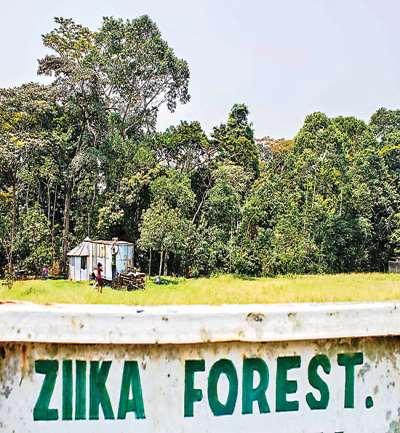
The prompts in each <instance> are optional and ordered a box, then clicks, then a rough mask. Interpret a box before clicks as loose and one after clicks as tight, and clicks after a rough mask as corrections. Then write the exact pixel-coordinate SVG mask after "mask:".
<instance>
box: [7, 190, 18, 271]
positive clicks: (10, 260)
mask: <svg viewBox="0 0 400 433" xmlns="http://www.w3.org/2000/svg"><path fill="white" fill-rule="evenodd" d="M16 194H17V193H16V187H15V183H14V184H13V186H12V221H11V239H10V253H9V255H8V275H9V278H11V279H12V278H13V276H14V240H15V225H16V218H17V197H16Z"/></svg>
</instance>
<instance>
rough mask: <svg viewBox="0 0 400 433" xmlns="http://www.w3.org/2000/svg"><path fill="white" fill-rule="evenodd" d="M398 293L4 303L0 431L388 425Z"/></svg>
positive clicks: (393, 420)
mask: <svg viewBox="0 0 400 433" xmlns="http://www.w3.org/2000/svg"><path fill="white" fill-rule="evenodd" d="M399 335H400V303H395V302H387V303H375V304H367V303H366V304H323V305H322V304H314V305H309V304H296V305H273V306H265V305H264V306H263V305H248V306H221V307H206V306H170V307H115V306H90V307H89V306H36V305H29V304H28V305H27V304H24V305H19V304H4V305H0V342H1V343H0V376H1V381H0V431H1V432H5V433H8V432H9V433H12V432H16V433H19V432H22V433H33V432H35V433H36V432H43V433H46V432H54V431H57V433H58V432H60V433H63V432H72V433H74V432H88V431H96V433H102V432H104V433H106V432H110V431H113V433H125V432H136V431H139V432H144V433H153V432H154V433H155V432H157V433H158V432H163V433H215V432H225V431H226V432H229V433H236V432H238V433H239V432H241V433H242V432H247V431H249V432H252V433H258V432H260V433H261V432H263V433H264V432H276V433H278V432H279V433H321V432H323V433H339V432H343V433H367V432H368V433H397V432H399V431H400V430H399V429H400V412H399V409H400V373H399V367H400V339H399Z"/></svg>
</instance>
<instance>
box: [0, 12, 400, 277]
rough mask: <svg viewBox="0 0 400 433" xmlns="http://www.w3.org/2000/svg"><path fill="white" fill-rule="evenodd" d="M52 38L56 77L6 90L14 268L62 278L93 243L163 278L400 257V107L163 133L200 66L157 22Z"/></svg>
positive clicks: (3, 236)
mask: <svg viewBox="0 0 400 433" xmlns="http://www.w3.org/2000/svg"><path fill="white" fill-rule="evenodd" d="M43 43H44V46H45V47H46V48H47V49H48V50H49V54H47V55H46V56H44V58H42V59H40V60H39V71H38V72H39V74H45V75H49V76H51V77H52V78H53V81H52V83H51V84H50V85H47V86H44V85H40V84H35V83H27V84H24V85H22V86H20V87H17V88H12V89H0V268H1V269H2V270H3V269H5V271H6V273H7V275H9V276H11V277H12V275H13V272H14V270H18V269H27V270H28V271H29V272H31V273H33V274H34V273H37V272H38V271H40V268H41V267H42V266H43V265H44V264H47V265H49V266H51V265H54V266H53V269H57V268H59V265H61V270H62V271H63V272H64V274H65V273H66V271H67V252H68V249H69V248H70V247H72V246H74V245H75V244H77V243H78V242H81V241H82V239H83V238H85V237H87V236H88V237H91V238H94V239H95V238H106V239H111V238H113V237H119V238H121V239H124V240H127V241H131V242H133V243H134V244H135V251H136V254H135V261H136V263H135V264H136V266H138V267H141V268H142V269H144V270H147V269H149V268H150V271H151V272H152V273H155V272H156V271H157V272H158V274H159V275H161V274H174V275H185V276H202V275H212V274H216V273H220V272H227V273H236V274H246V275H251V276H260V275H279V274H288V273H289V274H292V273H323V272H324V273H327V272H328V273H337V272H353V271H375V270H380V271H381V270H385V269H386V266H387V262H388V260H389V259H390V257H392V256H394V255H399V254H400V219H399V215H400V110H388V109H385V108H381V109H379V110H377V112H376V113H375V114H373V115H372V117H371V120H370V122H364V121H361V120H359V119H356V118H354V117H344V116H339V117H335V118H329V117H328V116H327V115H325V114H324V113H320V112H317V113H312V114H310V115H308V116H307V117H306V118H305V120H304V124H303V126H302V127H301V129H300V130H299V131H298V133H297V134H296V136H295V137H294V138H291V139H277V140H275V139H273V138H270V137H265V138H263V139H255V137H254V129H253V126H252V123H251V121H250V117H249V116H250V113H249V109H248V107H247V106H246V105H245V104H234V105H233V107H232V108H231V110H230V111H229V113H228V115H227V118H226V120H225V121H224V122H223V123H221V124H220V125H219V126H216V127H215V128H213V131H212V133H211V135H210V136H207V134H206V133H205V132H204V131H203V129H202V126H201V125H200V123H199V122H196V121H191V122H189V121H182V122H181V123H179V124H178V125H175V126H171V127H169V128H167V129H166V130H165V131H162V132H158V131H156V125H157V114H158V110H159V109H160V107H161V106H163V105H164V106H165V107H166V108H167V109H169V110H171V111H173V110H174V109H175V108H176V106H177V104H178V103H186V102H188V101H189V93H188V85H189V75H190V74H189V68H188V65H187V63H186V61H185V60H183V59H180V58H178V57H177V56H176V55H175V54H174V52H173V50H172V48H171V47H170V46H169V45H168V43H167V42H166V41H165V40H164V39H163V38H162V36H161V33H160V31H159V29H158V28H157V25H156V24H155V23H154V22H153V21H152V20H151V19H150V18H149V17H147V16H142V17H139V18H136V19H133V20H121V19H116V18H113V17H106V18H104V19H103V21H102V23H101V25H100V28H99V29H96V30H92V29H89V28H87V27H85V26H82V25H80V24H78V23H75V22H74V21H73V20H71V19H65V18H56V27H55V29H54V30H52V31H50V32H49V33H47V34H45V35H44V36H43ZM156 253H157V254H156Z"/></svg>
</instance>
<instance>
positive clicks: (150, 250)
mask: <svg viewBox="0 0 400 433" xmlns="http://www.w3.org/2000/svg"><path fill="white" fill-rule="evenodd" d="M151 251H152V250H151V248H150V254H149V256H150V257H149V278H150V277H151Z"/></svg>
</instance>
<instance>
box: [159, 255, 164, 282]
mask: <svg viewBox="0 0 400 433" xmlns="http://www.w3.org/2000/svg"><path fill="white" fill-rule="evenodd" d="M163 257H164V251H163V250H161V251H160V267H159V268H158V278H161V272H162V268H163Z"/></svg>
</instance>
